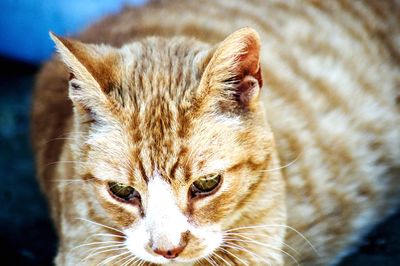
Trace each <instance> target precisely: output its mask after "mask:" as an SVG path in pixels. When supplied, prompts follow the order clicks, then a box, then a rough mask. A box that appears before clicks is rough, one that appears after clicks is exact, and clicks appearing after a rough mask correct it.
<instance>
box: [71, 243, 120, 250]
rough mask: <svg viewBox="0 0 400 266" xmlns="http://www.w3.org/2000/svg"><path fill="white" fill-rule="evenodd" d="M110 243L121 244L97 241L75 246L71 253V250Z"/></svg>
mask: <svg viewBox="0 0 400 266" xmlns="http://www.w3.org/2000/svg"><path fill="white" fill-rule="evenodd" d="M111 243H119V244H121V243H122V242H121V241H98V242H91V243H87V244H82V245H79V246H76V247H74V248H72V249H71V251H72V250H75V249H77V248H81V247H86V246H93V245H100V244H111Z"/></svg>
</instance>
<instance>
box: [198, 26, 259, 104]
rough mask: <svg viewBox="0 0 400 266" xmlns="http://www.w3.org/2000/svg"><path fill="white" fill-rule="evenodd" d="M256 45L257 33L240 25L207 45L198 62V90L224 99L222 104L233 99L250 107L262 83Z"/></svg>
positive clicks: (257, 40) (257, 44) (254, 102)
mask: <svg viewBox="0 0 400 266" xmlns="http://www.w3.org/2000/svg"><path fill="white" fill-rule="evenodd" d="M260 46H261V42H260V37H259V35H258V33H257V32H256V31H255V30H254V29H252V28H243V29H240V30H237V31H235V32H234V33H232V34H231V35H229V36H228V37H227V38H226V39H225V40H223V41H222V42H221V43H219V44H218V45H217V46H216V47H214V48H213V49H211V50H210V51H209V53H208V55H207V56H206V57H204V60H203V62H202V66H203V67H204V73H203V76H202V80H201V87H202V88H203V90H202V91H201V93H202V94H204V95H212V96H214V99H218V97H219V98H220V101H224V99H225V100H227V99H228V100H227V102H228V104H226V105H230V106H231V107H233V106H232V104H230V103H232V102H233V101H231V100H232V99H234V100H235V102H236V103H237V104H238V105H239V106H241V107H242V108H245V109H246V110H250V109H252V107H253V106H255V105H256V104H257V102H258V101H257V100H258V98H259V97H258V96H259V92H260V90H261V88H262V86H263V79H262V72H261V65H260ZM215 96H217V97H215ZM221 98H222V99H221ZM229 102H230V103H229ZM233 108H234V107H233Z"/></svg>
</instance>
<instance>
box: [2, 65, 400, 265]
mask: <svg viewBox="0 0 400 266" xmlns="http://www.w3.org/2000/svg"><path fill="white" fill-rule="evenodd" d="M0 69H2V70H1V71H0V170H1V172H0V258H1V261H0V265H2V266H20V265H21V266H22V265H24V266H29V265H34V266H46V265H51V264H52V263H51V262H52V258H53V257H54V255H55V250H56V241H57V240H56V236H55V233H54V229H53V226H52V223H51V221H50V219H49V215H48V211H47V206H46V203H45V201H44V198H43V196H42V195H41V193H40V191H39V188H38V185H37V182H36V179H35V176H34V163H33V157H32V151H31V149H30V144H29V113H30V104H31V95H32V86H33V82H34V76H35V74H36V72H37V70H38V68H37V67H35V66H31V65H26V64H21V63H18V62H13V61H10V60H7V59H4V58H0ZM361 265H362V266H370V265H371V266H372V265H374V266H398V265H400V212H399V213H398V214H396V215H395V216H393V217H392V218H390V219H389V220H388V221H387V222H385V223H384V224H382V225H381V226H379V227H378V228H377V229H375V230H374V231H373V232H372V233H371V234H370V236H369V237H368V238H367V239H366V240H365V243H364V244H363V245H362V246H361V248H360V249H359V250H358V251H357V252H356V253H355V254H353V255H351V256H349V257H347V258H346V259H345V260H344V261H343V262H342V264H340V266H361Z"/></svg>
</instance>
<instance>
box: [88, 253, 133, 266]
mask: <svg viewBox="0 0 400 266" xmlns="http://www.w3.org/2000/svg"><path fill="white" fill-rule="evenodd" d="M129 253H131V252H130V251H129V250H128V251H127V252H122V253H121V254H117V255H114V256H112V257H109V258H107V259H105V260H104V261H102V262H101V263H99V264H97V265H96V266H103V265H106V264H107V263H109V262H111V261H113V260H115V259H116V258H118V257H121V256H123V255H126V254H129Z"/></svg>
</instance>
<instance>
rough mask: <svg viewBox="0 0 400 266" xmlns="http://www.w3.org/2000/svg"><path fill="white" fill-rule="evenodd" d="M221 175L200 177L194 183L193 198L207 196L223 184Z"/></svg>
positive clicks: (192, 187)
mask: <svg viewBox="0 0 400 266" xmlns="http://www.w3.org/2000/svg"><path fill="white" fill-rule="evenodd" d="M221 179H222V177H221V175H220V174H212V175H207V176H203V177H200V178H199V179H197V180H196V181H194V182H193V184H192V186H191V192H192V195H193V196H199V195H207V194H210V193H211V192H213V191H214V190H215V189H216V188H217V187H218V185H219V184H220V183H221Z"/></svg>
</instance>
